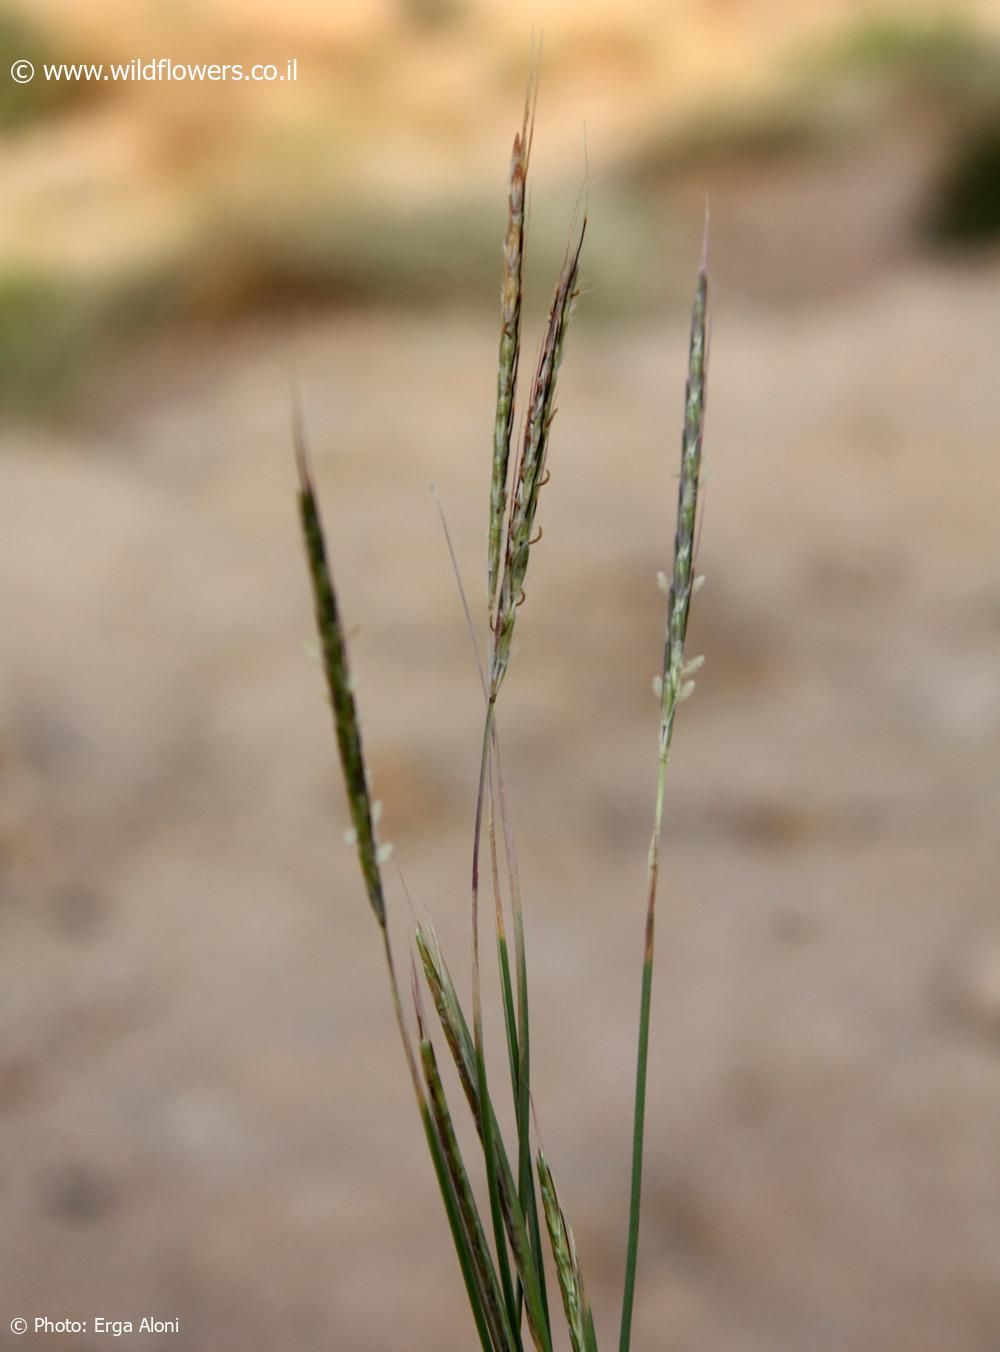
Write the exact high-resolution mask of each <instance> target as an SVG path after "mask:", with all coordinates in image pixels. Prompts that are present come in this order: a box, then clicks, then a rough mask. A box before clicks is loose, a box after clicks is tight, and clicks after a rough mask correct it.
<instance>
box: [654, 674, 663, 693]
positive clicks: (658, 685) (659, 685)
mask: <svg viewBox="0 0 1000 1352" xmlns="http://www.w3.org/2000/svg"><path fill="white" fill-rule="evenodd" d="M653 694H654V695H656V697H657V698H658V699H659V698H661V697H662V695H663V677H662V676H654V677H653Z"/></svg>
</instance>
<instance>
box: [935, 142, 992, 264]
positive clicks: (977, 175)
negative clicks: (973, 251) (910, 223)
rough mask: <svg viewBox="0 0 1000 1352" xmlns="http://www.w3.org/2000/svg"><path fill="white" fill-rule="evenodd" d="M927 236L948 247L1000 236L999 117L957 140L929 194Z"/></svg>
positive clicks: (981, 241)
mask: <svg viewBox="0 0 1000 1352" xmlns="http://www.w3.org/2000/svg"><path fill="white" fill-rule="evenodd" d="M925 226H926V233H927V237H928V238H929V239H930V240H931V241H932V242H934V243H937V244H941V245H946V246H949V247H957V246H970V245H985V244H990V243H992V242H993V241H995V240H1000V117H998V118H996V119H994V120H992V121H989V122H983V123H981V124H979V125H977V126H973V127H970V128H969V129H968V130H966V131H965V132H963V133H962V134H961V135H960V136H958V137H957V138H956V140H955V143H954V144H953V145H952V147H951V150H950V153H949V156H948V159H947V161H946V162H945V164H944V165H943V167H942V169H941V172H940V175H939V177H938V179H937V181H936V182H935V183H934V185H933V188H932V191H931V193H930V194H929V206H928V210H927V216H926V220H925Z"/></svg>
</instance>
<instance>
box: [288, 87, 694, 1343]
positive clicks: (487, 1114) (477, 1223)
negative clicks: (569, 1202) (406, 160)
mask: <svg viewBox="0 0 1000 1352" xmlns="http://www.w3.org/2000/svg"><path fill="white" fill-rule="evenodd" d="M534 108H535V84H534V80H532V82H531V84H530V85H529V89H528V93H527V97H526V100H525V109H524V115H523V118H522V123H521V128H520V130H519V132H518V134H517V136H516V137H515V139H514V146H513V153H512V156H511V167H510V176H509V182H508V222H507V232H506V236H505V242H504V271H503V284H502V289H501V302H500V309H501V321H500V349H499V362H498V376H497V403H496V412H495V418H494V430H493V446H492V460H491V473H490V491H489V524H488V530H487V549H486V554H487V565H486V587H487V634H488V658H487V662H486V664H485V666H484V667H481V669H480V674H481V677H482V682H483V695H484V701H485V714H484V723H483V740H482V757H481V762H480V773H479V781H478V792H477V796H476V802H475V812H474V834H473V842H472V868H471V928H472V1001H471V1010H470V1015H471V1018H470V1017H469V1016H467V1015H466V1012H465V1010H464V1009H463V1006H462V1002H461V1000H460V998H459V995H458V992H457V990H456V987H455V983H454V981H453V979H452V976H451V972H450V971H449V968H448V965H447V963H446V961H445V958H444V955H443V953H442V951H441V947H440V945H439V943H438V940H437V937H436V935H435V933H434V931H433V929H432V928H431V926H430V925H429V924H422V925H417V927H416V933H415V945H416V954H417V957H416V959H415V960H414V962H413V964H412V995H413V1006H414V1018H415V1025H416V1031H415V1036H414V1034H413V1033H411V1030H410V1026H409V1024H408V1022H407V1020H406V1017H405V1015H404V1012H403V1004H402V999H401V995H400V989H399V983H398V979H397V975H396V967H395V963H394V960H393V953H392V946H391V941H390V936H389V925H388V917H387V912H386V894H385V888H384V885H383V872H382V870H383V865H384V862H385V859H386V857H387V847H386V846H383V845H380V844H379V842H378V839H377V819H378V812H377V804H375V803H373V801H372V799H371V792H370V787H369V779H368V773H367V769H366V764H365V757H364V750H363V745H362V740H361V730H360V723H359V718H358V709H357V702H356V699H355V693H354V687H353V683H352V680H351V675H350V668H349V663H348V655H347V643H346V638H345V633H344V628H343V624H342V621H341V618H340V611H339V607H338V604H337V595H336V590H335V588H334V583H333V576H332V571H331V565H330V559H329V554H328V551H327V547H326V542H325V539H324V533H323V527H322V523H321V520H320V513H319V507H318V503H317V499H316V493H315V489H314V486H313V481H312V477H311V474H310V470H309V465H308V460H307V455H306V449H305V444H304V438H303V435H302V429H301V423H300V419H299V418H298V416H297V415H296V420H295V444H296V456H297V461H298V469H299V503H300V511H301V521H302V529H303V534H304V538H305V545H306V554H307V559H308V563H309V569H310V574H311V578H312V586H313V595H314V601H315V611H316V623H317V628H318V631H319V637H320V646H321V650H322V656H323V664H324V668H325V672H326V679H327V685H328V690H329V696H330V702H331V706H332V711H333V720H334V729H335V733H336V739H337V745H338V749H339V752H340V761H341V767H342V770H343V775H344V782H345V787H346V791H347V799H348V806H349V809H350V814H351V820H352V823H353V829H352V831H351V833H350V834H351V838H352V840H353V842H354V843H355V845H356V848H357V853H358V860H359V864H360V867H361V873H362V876H363V878H364V883H365V888H366V891H367V894H368V899H369V902H370V904H371V907H372V910H373V912H374V914H375V918H376V920H377V922H378V925H379V929H380V931H381V934H382V940H383V948H384V954H385V961H386V967H387V972H388V977H389V986H390V993H391V996H392V1000H393V1007H394V1011H395V1015H396V1020H397V1025H398V1029H399V1035H400V1038H401V1040H402V1043H403V1048H404V1054H405V1056H406V1061H407V1066H408V1069H409V1073H410V1077H411V1081H412V1085H413V1091H414V1095H415V1097H416V1100H417V1105H418V1109H419V1112H420V1116H421V1121H422V1124H423V1129H424V1134H425V1137H426V1140H427V1145H428V1150H429V1152H430V1155H431V1161H432V1164H433V1166H434V1171H435V1175H436V1177H437V1180H438V1185H439V1188H440V1190H441V1197H442V1202H443V1205H444V1208H445V1213H446V1215H447V1218H448V1222H449V1226H450V1229H451V1233H452V1239H453V1241H454V1245H455V1250H456V1255H457V1258H458V1262H459V1267H460V1270H461V1273H462V1276H463V1280H464V1282H465V1287H466V1292H467V1295H468V1299H469V1306H470V1310H471V1313H472V1316H473V1320H474V1323H475V1326H476V1331H477V1334H478V1337H479V1341H480V1344H481V1346H482V1347H483V1349H484V1352H525V1348H526V1347H532V1346H533V1347H534V1348H535V1349H536V1350H537V1352H553V1348H554V1346H555V1345H556V1342H557V1334H556V1328H555V1321H556V1318H557V1314H556V1311H557V1308H558V1306H557V1302H556V1300H554V1299H553V1300H551V1301H550V1298H549V1292H548V1283H547V1264H548V1271H549V1272H551V1273H553V1274H554V1277H555V1283H556V1287H557V1288H558V1305H561V1310H562V1318H563V1320H564V1321H565V1325H566V1329H567V1331H568V1336H569V1340H570V1343H571V1345H572V1347H573V1352H597V1334H596V1328H595V1323H594V1318H593V1314H592V1311H591V1306H590V1301H589V1297H588V1295H587V1290H586V1286H585V1284H584V1276H583V1267H582V1262H581V1258H580V1255H579V1253H578V1251H577V1246H576V1241H575V1239H574V1236H573V1230H572V1227H571V1225H570V1222H569V1219H568V1217H567V1215H566V1212H565V1210H564V1208H563V1205H562V1202H561V1200H560V1197H559V1194H558V1192H557V1190H556V1184H555V1181H554V1178H553V1174H552V1169H551V1167H550V1165H549V1161H548V1158H547V1156H546V1154H545V1153H544V1152H543V1150H542V1149H541V1147H540V1144H539V1143H538V1139H537V1128H536V1129H535V1131H534V1132H533V1131H532V1118H533V1096H532V1089H531V1060H530V1021H529V1002H528V972H527V955H526V951H525V942H524V924H523V910H522V902H521V889H520V881H519V875H518V869H517V857H516V850H515V844H514V837H513V832H512V829H511V824H510V816H509V812H508V809H507V796H506V788H505V783H504V777H503V769H502V763H501V759H500V736H499V728H498V719H497V703H498V699H499V695H500V690H501V686H502V684H503V680H504V677H505V676H506V674H507V671H508V669H509V666H510V663H511V658H512V638H513V632H514V626H515V621H516V617H517V611H518V608H519V606H520V605H521V603H522V602H523V600H524V584H525V578H526V574H527V570H528V564H529V560H530V557H531V551H532V547H533V545H534V544H535V542H536V541H537V539H538V538H539V535H540V530H539V528H538V526H537V516H538V504H539V495H540V492H541V489H542V487H543V486H544V484H545V483H546V481H547V479H548V453H549V443H550V433H551V429H552V422H553V418H554V415H555V394H556V383H557V379H558V374H559V367H560V364H561V362H562V359H563V354H564V351H565V348H566V342H567V335H568V331H569V327H570V320H571V316H572V312H573V308H574V304H575V301H576V298H577V292H578V281H579V269H580V259H581V252H582V248H583V241H584V235H585V233H586V224H587V221H586V215H585V214H583V215H581V216H580V218H579V219H578V220H577V221H574V224H573V226H572V228H571V231H570V239H569V243H568V245H567V248H566V253H565V257H564V260H563V264H562V268H561V271H560V275H559V278H558V281H557V284H556V288H555V294H554V296H553V300H552V304H551V307H550V310H549V317H548V322H547V324H546V328H545V331H544V334H543V337H542V342H541V346H540V350H539V356H538V360H537V364H536V367H535V371H534V375H533V378H532V380H531V383H530V386H529V390H528V395H527V400H526V407H525V414H524V421H523V432H522V435H521V438H520V446H519V448H518V450H517V453H516V455H515V454H514V453H513V449H512V443H513V440H514V428H515V400H516V396H517V383H518V370H519V365H520V352H521V301H522V265H523V259H524V247H525V193H526V184H527V175H528V166H529V159H530V151H531V140H532V134H533V127H534ZM707 301H708V282H707V267H706V264H705V262H704V260H703V263H702V267H701V270H700V272H699V276H698V283H697V290H696V295H695V302H694V309H693V314H692V324H691V340H690V350H689V362H688V378H687V390H686V401H685V418H684V429H683V435H682V443H681V466H680V483H679V489H678V500H677V513H676V528H675V536H674V557H673V567H672V571H671V573H670V575H669V577H668V576H667V575H665V574H661V586H662V587H663V589H664V591H665V592H666V595H667V617H666V637H665V641H664V652H663V666H662V671H661V674H660V676H659V677H658V692H659V696H660V722H659V736H658V750H659V755H658V776H657V789H656V798H655V808H654V825H653V835H652V841H651V844H650V851H649V877H648V889H647V904H646V925H645V950H644V960H643V968H642V987H641V1001H640V1021H639V1036H638V1058H637V1072H636V1090H635V1101H634V1126H633V1140H632V1187H631V1205H630V1215H629V1230H628V1237H627V1243H626V1254H625V1286H624V1296H623V1301H622V1314H621V1333H620V1342H619V1348H620V1352H629V1348H630V1343H631V1323H632V1307H633V1300H634V1292H635V1282H636V1271H637V1255H638V1241H639V1201H640V1196H641V1186H642V1156H643V1134H644V1124H645V1096H646V1072H647V1064H648V1053H649V1032H650V996H651V989H652V971H653V935H654V917H655V906H656V893H657V880H658V873H659V850H660V835H661V830H662V823H663V804H664V782H665V774H666V767H667V762H668V758H669V752H670V745H671V739H672V735H673V728H674V721H675V717H676V712H677V707H678V705H679V704H680V703H681V702H682V701H683V700H684V699H685V698H686V697H687V696H688V695H689V694H690V693H691V691H692V690H693V681H692V680H691V679H690V677H691V673H692V671H693V669H694V667H695V665H696V663H695V664H693V663H691V662H689V661H688V660H687V659H686V655H685V643H686V638H687V628H688V617H689V614H690V609H691V601H692V597H693V595H694V593H695V592H696V590H697V587H698V582H699V579H698V577H697V576H696V573H695V550H696V533H697V523H698V494H699V484H700V479H701V466H702V430H703V425H704V412H705V373H706V361H707V339H706V311H707ZM449 548H450V539H449ZM460 585H461V584H460ZM462 599H463V604H464V605H465V607H466V614H467V617H468V619H469V623H470V626H471V627H472V628H473V631H474V633H475V624H474V620H473V617H472V613H471V611H470V610H469V607H468V602H467V600H466V598H465V595H464V592H463V594H462ZM484 824H485V827H486V836H487V839H488V849H489V878H490V884H491V888H492V892H493V903H494V906H493V910H494V916H495V938H496V947H497V961H498V967H499V973H500V988H501V999H502V1006H503V1016H504V1020H503V1023H504V1031H505V1038H506V1043H507V1048H506V1050H507V1064H508V1068H509V1075H510V1092H511V1095H512V1100H513V1107H514V1122H515V1138H514V1139H511V1140H509V1141H508V1139H507V1138H506V1137H505V1135H504V1133H503V1132H502V1130H501V1127H500V1122H499V1120H498V1116H497V1110H496V1099H495V1083H494V1080H493V1079H491V1077H490V1075H489V1074H488V1071H487V1059H486V1047H485V1039H484V1029H483V1011H482V993H481V981H480V964H481V954H480V943H479V891H480V873H481V870H480V855H481V839H482V836H483V828H484ZM501 852H502V854H503V856H504V858H505V862H506V873H505V876H506V879H507V884H508V886H507V897H506V901H505V898H504V895H503V893H504V889H503V886H502V870H501V867H500V859H501ZM508 910H509V913H510V915H511V918H512V921H513V924H512V935H513V953H511V950H510V945H509V942H508V937H507V921H506V916H507V913H508ZM423 988H425V989H426V991H427V992H428V993H429V995H430V1004H431V1006H432V1007H433V1010H434V1012H435V1014H436V1015H437V1020H438V1022H439V1024H440V1027H441V1031H442V1034H443V1038H444V1044H445V1046H446V1047H447V1050H448V1053H449V1055H450V1056H451V1059H452V1060H453V1062H454V1065H455V1069H456V1071H457V1075H458V1082H459V1084H460V1086H461V1089H462V1092H463V1094H464V1097H465V1099H466V1102H467V1106H468V1109H469V1111H470V1113H471V1116H472V1121H473V1124H474V1127H475V1132H476V1140H477V1141H478V1145H479V1148H480V1149H481V1151H482V1156H483V1165H484V1171H485V1176H486V1201H485V1206H484V1205H483V1202H482V1200H481V1199H480V1198H479V1197H477V1195H476V1190H475V1188H474V1187H473V1184H472V1181H471V1176H470V1172H469V1169H468V1167H467V1165H466V1162H465V1159H464V1158H463V1154H462V1149H461V1145H460V1143H459V1136H458V1133H457V1132H456V1129H455V1123H454V1118H453V1113H452V1108H451V1106H450V1105H449V1102H448V1099H447V1096H446V1093H445V1088H444V1084H443V1081H442V1077H441V1072H440V1068H439V1064H438V1059H437V1053H436V1051H435V1048H434V1043H433V1039H432V1036H431V1031H430V1029H429V1027H428V1021H427V1016H426V1014H425V1008H424V996H423V994H422V989H423ZM533 1163H534V1168H533V1167H532V1165H533ZM544 1237H547V1240H548V1248H549V1252H550V1258H549V1259H548V1260H547V1259H546V1257H545V1252H544V1244H543V1238H544Z"/></svg>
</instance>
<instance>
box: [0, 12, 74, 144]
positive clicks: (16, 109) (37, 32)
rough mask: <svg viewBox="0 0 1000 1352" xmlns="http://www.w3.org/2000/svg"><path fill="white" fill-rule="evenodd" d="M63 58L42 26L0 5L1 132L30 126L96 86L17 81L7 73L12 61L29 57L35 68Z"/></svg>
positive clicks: (68, 104)
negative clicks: (57, 52) (55, 49)
mask: <svg viewBox="0 0 1000 1352" xmlns="http://www.w3.org/2000/svg"><path fill="white" fill-rule="evenodd" d="M66 59H67V58H66V56H65V55H62V56H58V57H57V56H56V55H54V45H53V42H52V38H51V36H50V34H49V33H48V32H47V31H46V30H45V29H44V28H42V27H40V26H39V25H37V24H33V23H31V22H29V21H28V20H27V19H26V18H25V17H24V15H23V14H21V13H17V14H15V13H13V12H12V11H11V10H9V9H7V8H6V7H2V6H0V76H2V79H0V133H4V132H9V131H11V130H17V129H19V128H25V127H30V126H32V125H33V124H34V123H36V122H38V121H39V120H40V119H43V118H45V117H48V116H50V115H52V114H53V113H58V112H62V111H64V110H65V109H66V108H69V107H72V106H74V105H78V104H80V103H82V102H85V101H87V100H89V99H90V98H91V97H92V96H93V94H94V91H95V89H96V86H94V85H88V84H86V83H85V82H83V81H73V82H68V81H49V80H43V79H41V78H36V79H34V80H30V81H29V82H27V83H26V84H18V83H17V81H16V80H15V79H13V77H12V76H11V75H10V68H11V66H12V65H13V64H14V62H15V61H30V62H31V64H32V65H33V66H34V68H35V70H36V71H38V70H40V68H41V66H42V65H43V64H44V63H45V62H47V61H56V60H66ZM69 59H75V58H69Z"/></svg>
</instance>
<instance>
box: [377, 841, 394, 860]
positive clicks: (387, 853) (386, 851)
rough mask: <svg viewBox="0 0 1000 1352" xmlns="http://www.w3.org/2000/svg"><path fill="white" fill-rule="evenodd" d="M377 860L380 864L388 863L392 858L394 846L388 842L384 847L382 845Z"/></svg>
mask: <svg viewBox="0 0 1000 1352" xmlns="http://www.w3.org/2000/svg"><path fill="white" fill-rule="evenodd" d="M375 858H376V860H377V861H378V863H379V864H385V863H388V861H389V860H390V859H391V858H392V845H391V843H390V842H389V841H386V843H385V844H384V845H380V846H379V847H378V853H377V854H376V856H375Z"/></svg>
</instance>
